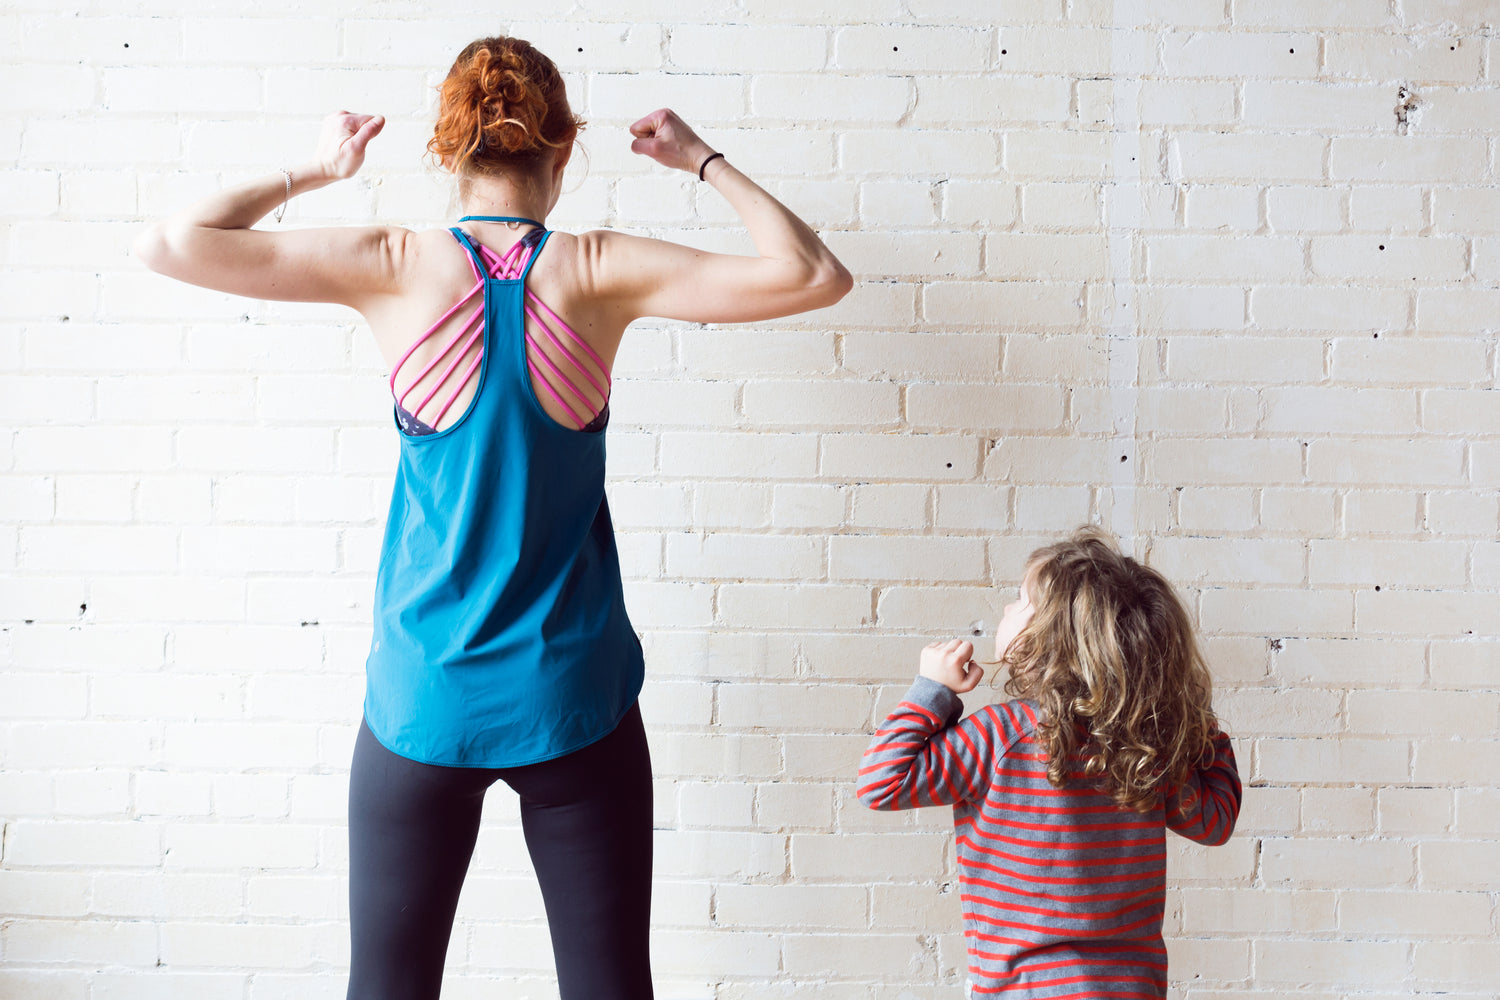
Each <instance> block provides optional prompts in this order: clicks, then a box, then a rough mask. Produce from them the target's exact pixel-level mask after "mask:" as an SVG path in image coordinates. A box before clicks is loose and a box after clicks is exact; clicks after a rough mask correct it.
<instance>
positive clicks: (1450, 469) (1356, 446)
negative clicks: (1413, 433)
mask: <svg viewBox="0 0 1500 1000" xmlns="http://www.w3.org/2000/svg"><path fill="white" fill-rule="evenodd" d="M1377 469H1378V470H1379V471H1378V472H1377V471H1376V470H1377ZM1307 470H1308V478H1309V479H1311V480H1312V481H1313V482H1325V483H1355V482H1369V481H1374V482H1384V483H1389V484H1393V485H1394V484H1412V485H1425V484H1430V485H1434V486H1442V485H1452V484H1456V483H1458V482H1461V481H1462V478H1463V472H1462V454H1461V448H1460V447H1458V442H1445V441H1426V440H1424V441H1415V440H1411V439H1409V438H1408V439H1406V440H1399V439H1398V440H1386V441H1381V440H1374V441H1339V442H1332V441H1327V440H1318V439H1314V440H1313V441H1312V442H1311V443H1310V444H1309V445H1308V449H1307Z"/></svg>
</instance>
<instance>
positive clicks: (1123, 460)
mask: <svg viewBox="0 0 1500 1000" xmlns="http://www.w3.org/2000/svg"><path fill="white" fill-rule="evenodd" d="M1129 460H1130V456H1129V455H1121V456H1120V461H1122V462H1128V461H1129Z"/></svg>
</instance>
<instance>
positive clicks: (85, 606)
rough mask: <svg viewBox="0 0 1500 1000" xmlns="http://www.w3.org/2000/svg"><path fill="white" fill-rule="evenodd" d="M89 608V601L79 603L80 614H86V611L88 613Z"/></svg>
mask: <svg viewBox="0 0 1500 1000" xmlns="http://www.w3.org/2000/svg"><path fill="white" fill-rule="evenodd" d="M88 610H89V606H88V603H87V602H85V603H83V604H80V605H78V613H79V614H80V615H81V614H86V613H87V612H88Z"/></svg>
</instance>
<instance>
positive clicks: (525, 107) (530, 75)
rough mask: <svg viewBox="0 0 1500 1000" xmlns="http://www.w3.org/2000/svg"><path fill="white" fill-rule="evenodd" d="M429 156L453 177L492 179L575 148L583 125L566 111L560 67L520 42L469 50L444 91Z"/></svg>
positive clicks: (487, 42) (499, 40) (483, 42)
mask: <svg viewBox="0 0 1500 1000" xmlns="http://www.w3.org/2000/svg"><path fill="white" fill-rule="evenodd" d="M439 94H440V108H439V112H438V121H437V125H436V127H435V128H434V130H433V136H432V140H431V141H430V142H429V143H428V144H427V148H428V151H429V152H430V153H432V154H433V155H434V156H436V157H437V158H438V159H439V160H441V161H442V162H443V163H445V164H446V165H447V166H448V167H449V168H450V169H452V170H453V171H454V172H455V173H462V172H469V171H474V172H479V173H492V172H496V171H500V170H504V169H506V168H507V167H511V166H517V165H523V164H527V163H529V162H531V161H534V160H536V159H537V158H538V157H539V156H540V155H541V154H542V153H543V152H544V151H545V150H547V149H560V148H562V147H564V146H566V145H568V144H569V143H571V142H572V141H573V138H574V137H575V136H576V135H577V134H578V130H579V128H580V127H582V125H583V120H582V119H580V118H578V117H577V116H576V115H574V114H573V112H572V109H571V108H569V107H568V98H567V92H566V89H565V87H564V85H563V81H562V74H560V73H559V72H558V71H557V66H556V65H555V64H554V63H553V62H552V60H551V59H548V58H547V57H546V56H545V55H543V54H542V53H541V52H539V51H537V49H536V48H535V47H534V46H533V45H532V44H531V43H530V42H526V41H522V40H521V39H519V38H507V37H504V36H500V37H496V38H482V39H480V40H478V41H476V42H473V43H471V44H470V45H468V46H467V47H466V48H465V49H464V50H463V52H461V53H459V56H458V58H457V59H456V60H455V61H454V63H453V68H452V69H450V70H449V71H448V77H447V79H445V80H444V81H443V83H442V85H441V87H439Z"/></svg>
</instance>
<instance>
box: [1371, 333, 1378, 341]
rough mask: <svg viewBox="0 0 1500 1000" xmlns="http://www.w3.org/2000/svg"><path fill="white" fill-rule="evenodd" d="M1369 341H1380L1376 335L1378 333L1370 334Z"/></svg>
mask: <svg viewBox="0 0 1500 1000" xmlns="http://www.w3.org/2000/svg"><path fill="white" fill-rule="evenodd" d="M1370 339H1371V340H1379V339H1380V334H1378V333H1372V334H1370Z"/></svg>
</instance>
